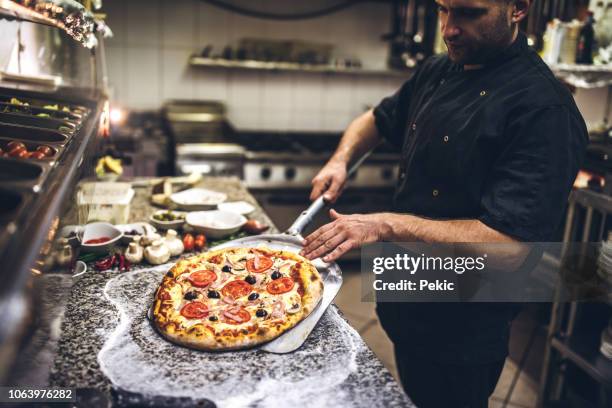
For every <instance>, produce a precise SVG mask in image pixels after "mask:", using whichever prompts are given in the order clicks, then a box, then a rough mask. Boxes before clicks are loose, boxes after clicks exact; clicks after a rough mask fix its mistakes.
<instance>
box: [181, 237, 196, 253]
mask: <svg viewBox="0 0 612 408" xmlns="http://www.w3.org/2000/svg"><path fill="white" fill-rule="evenodd" d="M183 246H184V247H185V251H187V252H189V251H193V246H194V240H193V235H191V234H185V235H183Z"/></svg>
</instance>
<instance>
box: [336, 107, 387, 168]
mask: <svg viewBox="0 0 612 408" xmlns="http://www.w3.org/2000/svg"><path fill="white" fill-rule="evenodd" d="M380 142H381V137H380V135H379V134H378V130H377V129H376V124H375V119H374V111H373V110H372V109H370V110H369V111H367V112H366V113H364V114H362V115H361V116H359V117H357V118H356V119H355V120H353V121H352V122H351V124H350V125H349V126H348V127H347V129H346V131H345V132H344V135H343V136H342V139H341V140H340V143H339V144H338V148H337V149H336V152H335V153H334V154H333V156H332V158H331V160H332V161H340V162H342V163H345V164H348V163H350V162H352V161H354V160H355V159H357V158H359V157H361V156H362V155H364V154H365V153H366V152H368V151H370V150H371V149H373V148H374V147H376V146H377V145H378V144H380Z"/></svg>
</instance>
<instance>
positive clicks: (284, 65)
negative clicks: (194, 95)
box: [189, 55, 412, 78]
mask: <svg viewBox="0 0 612 408" xmlns="http://www.w3.org/2000/svg"><path fill="white" fill-rule="evenodd" d="M189 65H191V66H192V67H202V68H226V69H235V70H250V71H277V72H307V73H321V74H332V75H336V74H338V75H362V76H373V77H397V78H401V77H404V78H408V77H409V76H410V74H411V73H412V71H408V70H406V71H400V70H368V69H363V68H339V67H336V66H333V65H317V64H298V63H295V62H265V61H251V60H248V61H246V60H245V61H240V60H226V59H222V58H204V57H199V56H197V55H192V56H191V57H190V58H189Z"/></svg>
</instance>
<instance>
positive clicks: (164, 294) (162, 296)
mask: <svg viewBox="0 0 612 408" xmlns="http://www.w3.org/2000/svg"><path fill="white" fill-rule="evenodd" d="M159 298H160V299H161V300H170V299H172V298H171V297H170V294H169V293H168V291H167V290H163V291H162V292H161V293H160V294H159Z"/></svg>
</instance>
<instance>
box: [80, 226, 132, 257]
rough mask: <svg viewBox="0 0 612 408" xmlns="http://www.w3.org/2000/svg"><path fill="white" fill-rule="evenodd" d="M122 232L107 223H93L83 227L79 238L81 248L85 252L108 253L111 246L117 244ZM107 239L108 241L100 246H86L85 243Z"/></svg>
mask: <svg viewBox="0 0 612 408" xmlns="http://www.w3.org/2000/svg"><path fill="white" fill-rule="evenodd" d="M122 236H123V232H121V230H120V229H118V228H115V226H114V225H113V224H109V223H107V222H94V223H91V224H87V225H85V226H84V227H83V236H82V237H81V248H82V249H83V251H85V252H108V250H109V249H110V247H111V246H113V245H114V244H116V243H118V242H119V240H120V239H121V237H122ZM103 237H108V238H110V240H108V241H106V242H102V243H100V244H86V243H85V242H87V241H89V240H92V239H99V238H103Z"/></svg>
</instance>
